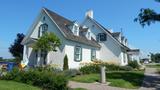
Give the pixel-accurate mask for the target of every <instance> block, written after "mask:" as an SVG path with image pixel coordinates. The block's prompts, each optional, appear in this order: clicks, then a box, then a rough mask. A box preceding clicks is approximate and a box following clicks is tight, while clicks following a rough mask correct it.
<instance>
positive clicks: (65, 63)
mask: <svg viewBox="0 0 160 90" xmlns="http://www.w3.org/2000/svg"><path fill="white" fill-rule="evenodd" d="M68 69H69V67H68V57H67V55H65V56H64V62H63V70H68Z"/></svg>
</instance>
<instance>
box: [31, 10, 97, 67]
mask: <svg viewBox="0 0 160 90" xmlns="http://www.w3.org/2000/svg"><path fill="white" fill-rule="evenodd" d="M44 16H45V21H43V17H44ZM43 23H47V24H48V31H49V32H53V33H55V34H56V35H57V36H58V37H59V38H60V40H61V46H60V48H57V52H53V51H51V52H49V53H48V55H47V59H48V60H47V64H54V65H56V66H58V67H60V68H62V67H63V59H64V56H65V54H67V56H68V63H69V68H78V67H79V64H80V63H82V62H90V61H91V49H92V48H93V49H95V48H94V47H91V46H88V45H84V44H82V43H78V42H74V41H69V40H67V39H66V38H65V37H64V36H63V35H62V33H61V32H60V30H59V29H58V27H57V26H56V24H55V23H53V22H52V20H51V19H50V18H49V17H48V16H47V15H46V14H44V13H43V14H42V15H40V19H39V21H38V23H37V24H36V26H35V27H34V30H33V32H32V34H31V36H30V37H31V38H38V30H39V26H40V25H41V24H43ZM76 45H79V46H81V47H82V61H81V62H75V61H74V47H75V46H76ZM29 51H30V52H32V48H31V49H30V50H29ZM33 54H34V53H33ZM33 54H32V56H31V55H30V56H29V57H30V58H29V63H30V65H31V64H32V65H33V64H35V63H34V62H32V59H35V58H34V57H33V56H34V55H33ZM39 57H40V55H39V56H38V58H39ZM96 57H97V58H99V51H98V50H97V51H96ZM37 63H38V64H41V63H42V61H41V60H40V61H39V62H36V64H37Z"/></svg>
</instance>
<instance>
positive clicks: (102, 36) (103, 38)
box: [98, 33, 107, 41]
mask: <svg viewBox="0 0 160 90" xmlns="http://www.w3.org/2000/svg"><path fill="white" fill-rule="evenodd" d="M98 40H99V41H106V40H107V35H106V34H105V33H99V34H98Z"/></svg>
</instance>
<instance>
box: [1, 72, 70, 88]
mask: <svg viewBox="0 0 160 90" xmlns="http://www.w3.org/2000/svg"><path fill="white" fill-rule="evenodd" d="M2 79H3V80H13V81H17V82H22V83H27V84H30V85H33V86H38V87H41V88H42V89H43V90H60V89H61V90H66V89H67V82H68V80H67V78H66V77H65V75H63V74H62V73H54V72H52V71H48V70H43V69H41V70H38V69H29V70H28V71H20V70H18V69H14V70H12V71H11V72H8V73H7V74H6V75H5V76H3V77H2Z"/></svg>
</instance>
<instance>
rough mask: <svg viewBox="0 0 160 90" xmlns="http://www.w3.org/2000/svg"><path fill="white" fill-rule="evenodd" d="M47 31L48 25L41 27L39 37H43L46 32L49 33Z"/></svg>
mask: <svg viewBox="0 0 160 90" xmlns="http://www.w3.org/2000/svg"><path fill="white" fill-rule="evenodd" d="M47 30H48V25H47V24H46V23H45V24H42V25H40V27H39V30H38V37H41V36H42V35H43V34H44V33H45V32H47Z"/></svg>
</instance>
